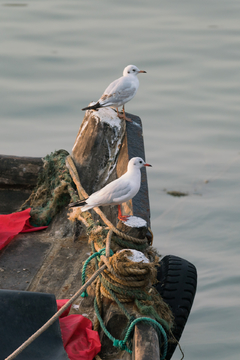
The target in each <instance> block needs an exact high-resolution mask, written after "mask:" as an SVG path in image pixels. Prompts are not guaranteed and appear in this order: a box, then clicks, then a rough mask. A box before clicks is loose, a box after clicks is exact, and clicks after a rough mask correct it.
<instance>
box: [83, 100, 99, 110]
mask: <svg viewBox="0 0 240 360" xmlns="http://www.w3.org/2000/svg"><path fill="white" fill-rule="evenodd" d="M100 107H101V105H100V104H99V101H98V102H97V103H96V104H94V105H90V106H87V107H85V108H83V109H82V110H96V109H98V108H100Z"/></svg>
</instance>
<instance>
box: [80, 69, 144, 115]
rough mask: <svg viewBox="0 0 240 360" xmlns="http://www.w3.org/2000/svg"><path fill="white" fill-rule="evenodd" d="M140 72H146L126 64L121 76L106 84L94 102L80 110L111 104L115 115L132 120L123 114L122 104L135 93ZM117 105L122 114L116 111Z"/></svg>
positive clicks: (94, 108)
mask: <svg viewBox="0 0 240 360" xmlns="http://www.w3.org/2000/svg"><path fill="white" fill-rule="evenodd" d="M140 73H146V71H144V70H139V69H138V68H137V67H136V66H135V65H128V66H127V67H125V69H124V70H123V76H122V77H120V78H119V79H117V80H115V81H113V82H112V83H111V84H110V85H108V87H107V88H106V90H105V91H104V93H103V94H102V96H101V97H100V99H99V100H98V101H97V102H96V104H94V105H90V106H87V107H85V108H83V109H82V110H90V109H92V110H96V109H98V108H101V107H107V106H113V107H115V108H116V109H117V115H118V117H119V118H120V119H124V120H127V121H132V120H131V119H129V118H127V117H126V115H125V109H124V104H126V103H127V102H128V101H130V100H132V98H133V97H134V96H135V95H136V92H137V89H138V87H139V80H138V78H137V75H138V74H140ZM119 106H122V107H123V108H122V111H123V115H120V114H119V112H118V107H119Z"/></svg>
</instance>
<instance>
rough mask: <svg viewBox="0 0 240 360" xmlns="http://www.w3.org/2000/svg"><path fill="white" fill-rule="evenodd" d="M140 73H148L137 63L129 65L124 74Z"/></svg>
mask: <svg viewBox="0 0 240 360" xmlns="http://www.w3.org/2000/svg"><path fill="white" fill-rule="evenodd" d="M139 73H146V71H144V70H139V68H138V67H136V66H135V65H128V66H126V67H125V69H124V70H123V76H128V75H138V74H139Z"/></svg>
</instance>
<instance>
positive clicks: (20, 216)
mask: <svg viewBox="0 0 240 360" xmlns="http://www.w3.org/2000/svg"><path fill="white" fill-rule="evenodd" d="M30 211H31V208H29V209H26V210H24V211H19V212H16V213H13V214H8V215H0V250H1V249H2V248H3V247H4V246H6V245H7V244H8V243H10V241H11V240H12V239H13V238H14V237H15V236H16V235H17V234H19V233H20V232H30V231H37V230H42V229H46V228H47V226H40V227H35V226H32V225H30V223H29V218H30V217H31V215H30Z"/></svg>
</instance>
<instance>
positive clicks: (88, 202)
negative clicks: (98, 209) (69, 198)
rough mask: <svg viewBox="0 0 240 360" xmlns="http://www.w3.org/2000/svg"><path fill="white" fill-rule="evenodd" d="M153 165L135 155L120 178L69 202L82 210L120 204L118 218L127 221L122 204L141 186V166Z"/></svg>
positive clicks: (70, 205)
mask: <svg viewBox="0 0 240 360" xmlns="http://www.w3.org/2000/svg"><path fill="white" fill-rule="evenodd" d="M143 166H152V165H150V164H147V163H145V161H144V160H143V159H142V158H140V157H134V158H132V159H131V160H130V161H129V162H128V167H127V172H126V173H125V174H123V175H122V176H121V177H120V178H118V179H116V180H114V181H112V182H111V183H109V184H107V185H106V186H104V187H103V188H102V189H101V190H99V191H96V192H95V193H93V194H92V195H90V196H89V197H88V198H87V199H85V200H79V201H76V202H74V203H71V204H69V207H80V208H81V210H82V212H83V211H87V210H90V209H92V208H94V207H95V206H106V205H118V219H119V220H122V221H125V220H126V219H127V218H128V216H124V215H122V212H121V206H120V204H122V203H124V202H126V201H128V200H131V199H132V198H133V197H134V196H135V195H136V194H137V193H138V191H139V189H140V186H141V170H140V169H141V168H142V167H143Z"/></svg>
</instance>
